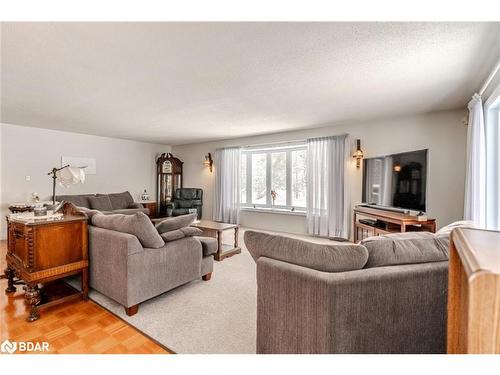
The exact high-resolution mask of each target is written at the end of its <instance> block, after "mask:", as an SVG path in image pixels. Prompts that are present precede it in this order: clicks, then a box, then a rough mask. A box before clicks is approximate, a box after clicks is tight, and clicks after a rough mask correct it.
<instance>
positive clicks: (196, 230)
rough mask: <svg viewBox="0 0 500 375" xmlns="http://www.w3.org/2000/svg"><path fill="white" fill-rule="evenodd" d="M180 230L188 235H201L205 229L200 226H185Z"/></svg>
mask: <svg viewBox="0 0 500 375" xmlns="http://www.w3.org/2000/svg"><path fill="white" fill-rule="evenodd" d="M179 230H180V231H182V233H184V236H186V237H191V236H201V235H202V234H203V231H202V230H201V229H200V228H195V227H184V228H181V229H179Z"/></svg>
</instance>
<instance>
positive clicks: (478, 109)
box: [464, 94, 486, 228]
mask: <svg viewBox="0 0 500 375" xmlns="http://www.w3.org/2000/svg"><path fill="white" fill-rule="evenodd" d="M468 108H469V125H468V129H467V169H466V176H465V201H464V219H465V220H472V221H474V223H475V224H476V225H478V226H479V227H481V228H483V227H484V226H485V221H486V140H485V135H484V132H485V127H484V117H483V103H482V100H481V96H479V95H478V94H474V96H473V97H472V100H471V101H470V102H469V105H468Z"/></svg>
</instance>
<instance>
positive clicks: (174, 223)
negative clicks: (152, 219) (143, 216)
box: [156, 214, 196, 233]
mask: <svg viewBox="0 0 500 375" xmlns="http://www.w3.org/2000/svg"><path fill="white" fill-rule="evenodd" d="M195 219H196V214H189V215H181V216H177V217H169V218H168V219H165V220H163V221H160V222H159V223H158V224H156V229H157V230H158V233H165V232H169V231H171V230H176V229H180V228H184V227H188V226H190V225H191V224H192V223H193V221H195Z"/></svg>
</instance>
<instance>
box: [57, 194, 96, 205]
mask: <svg viewBox="0 0 500 375" xmlns="http://www.w3.org/2000/svg"><path fill="white" fill-rule="evenodd" d="M89 197H95V194H77V195H57V196H56V200H57V201H58V202H62V201H65V202H71V203H73V204H74V205H75V206H77V207H87V208H90V202H89Z"/></svg>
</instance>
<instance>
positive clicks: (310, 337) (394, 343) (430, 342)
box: [257, 257, 448, 353]
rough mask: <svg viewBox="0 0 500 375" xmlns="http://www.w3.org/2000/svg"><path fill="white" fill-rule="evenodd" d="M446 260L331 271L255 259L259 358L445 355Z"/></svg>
mask: <svg viewBox="0 0 500 375" xmlns="http://www.w3.org/2000/svg"><path fill="white" fill-rule="evenodd" d="M447 267H448V264H447V262H434V263H424V264H411V265H400V266H390V267H378V268H370V269H362V270H355V271H348V272H338V273H329V272H322V271H317V270H313V269H310V268H306V267H301V266H297V265H293V264H290V263H286V262H282V261H278V260H274V259H270V258H267V257H261V258H259V260H258V261H257V285H258V292H257V353H444V352H445V350H446V302H447Z"/></svg>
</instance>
